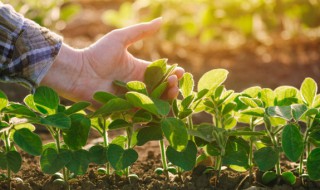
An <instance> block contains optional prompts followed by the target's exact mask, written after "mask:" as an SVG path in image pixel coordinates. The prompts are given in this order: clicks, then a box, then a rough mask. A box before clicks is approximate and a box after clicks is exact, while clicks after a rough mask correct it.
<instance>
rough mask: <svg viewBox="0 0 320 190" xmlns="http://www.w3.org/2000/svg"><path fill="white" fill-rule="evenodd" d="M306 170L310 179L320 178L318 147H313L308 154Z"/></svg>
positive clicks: (319, 152)
mask: <svg viewBox="0 0 320 190" xmlns="http://www.w3.org/2000/svg"><path fill="white" fill-rule="evenodd" d="M307 170H308V174H309V177H310V179H311V180H319V179H320V148H316V149H313V150H312V151H311V153H310V154H309V156H308V158H307Z"/></svg>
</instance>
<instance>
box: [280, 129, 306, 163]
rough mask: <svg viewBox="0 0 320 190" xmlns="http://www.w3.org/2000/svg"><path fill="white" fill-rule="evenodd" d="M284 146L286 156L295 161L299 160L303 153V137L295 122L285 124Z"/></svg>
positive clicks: (283, 133)
mask: <svg viewBox="0 0 320 190" xmlns="http://www.w3.org/2000/svg"><path fill="white" fill-rule="evenodd" d="M282 148H283V151H284V153H285V154H286V156H287V157H288V158H289V159H290V160H291V161H293V162H296V161H298V159H299V158H300V156H301V154H302V153H303V149H304V145H303V137H302V134H301V133H300V131H299V128H298V126H297V125H295V124H288V125H286V126H284V128H283V131H282Z"/></svg>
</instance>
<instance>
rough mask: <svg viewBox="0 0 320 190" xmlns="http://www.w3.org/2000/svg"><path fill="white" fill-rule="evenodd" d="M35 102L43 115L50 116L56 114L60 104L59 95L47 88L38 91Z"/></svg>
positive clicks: (34, 97)
mask: <svg viewBox="0 0 320 190" xmlns="http://www.w3.org/2000/svg"><path fill="white" fill-rule="evenodd" d="M33 100H34V103H35V105H36V107H37V109H38V110H39V111H40V112H41V113H43V114H49V115H51V114H55V113H56V110H57V108H58V105H59V102H60V99H59V96H58V94H57V93H56V92H55V91H54V90H53V89H51V88H49V87H46V86H40V87H38V88H37V89H36V91H35V93H34V94H33Z"/></svg>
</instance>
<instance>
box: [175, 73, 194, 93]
mask: <svg viewBox="0 0 320 190" xmlns="http://www.w3.org/2000/svg"><path fill="white" fill-rule="evenodd" d="M193 86H194V81H193V76H192V74H191V73H188V72H187V73H184V74H183V76H182V78H181V79H180V81H179V88H180V91H181V94H182V96H183V97H184V98H186V97H188V96H190V95H191V94H192V92H193Z"/></svg>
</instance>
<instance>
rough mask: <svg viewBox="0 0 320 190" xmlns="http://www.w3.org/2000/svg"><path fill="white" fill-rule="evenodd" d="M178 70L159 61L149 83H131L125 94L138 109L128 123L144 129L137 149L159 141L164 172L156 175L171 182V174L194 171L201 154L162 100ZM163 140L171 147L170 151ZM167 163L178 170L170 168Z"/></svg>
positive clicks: (151, 69)
mask: <svg viewBox="0 0 320 190" xmlns="http://www.w3.org/2000/svg"><path fill="white" fill-rule="evenodd" d="M175 67H176V65H172V66H170V67H168V66H167V60H165V59H161V60H157V61H155V62H153V63H152V64H150V65H149V66H148V67H147V69H146V72H145V75H144V81H145V83H142V82H139V81H130V82H128V83H127V84H126V85H125V87H126V88H127V90H129V91H128V92H127V93H126V94H125V97H126V100H127V101H128V102H130V103H131V104H132V106H133V107H135V108H136V109H137V110H135V111H134V112H133V114H131V119H129V120H127V122H128V123H129V124H130V126H132V125H137V124H138V125H140V126H141V127H142V128H140V129H138V130H136V131H135V132H134V134H136V145H138V146H141V145H143V144H145V143H146V142H148V141H152V140H156V141H159V143H160V151H161V158H162V166H163V168H158V169H156V173H158V174H164V175H166V176H167V178H168V172H171V173H173V174H177V173H178V174H181V172H183V171H186V170H191V169H192V168H193V166H194V164H195V160H196V153H197V148H196V146H195V144H194V143H193V142H192V141H188V134H187V128H186V124H185V123H184V122H183V121H182V120H180V119H179V118H176V117H169V115H168V114H169V112H170V104H169V103H168V102H167V101H164V100H161V99H160V97H161V95H162V94H163V92H164V91H165V89H166V88H167V85H168V83H167V78H168V77H169V76H170V75H171V74H172V72H173V71H174V69H175ZM110 125H111V124H110ZM163 137H166V140H167V141H168V143H169V146H168V147H167V148H166V147H165V144H164V139H163ZM167 159H168V160H169V161H170V162H171V163H172V164H174V165H175V166H177V167H178V169H176V168H175V167H169V165H168V160H167Z"/></svg>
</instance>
